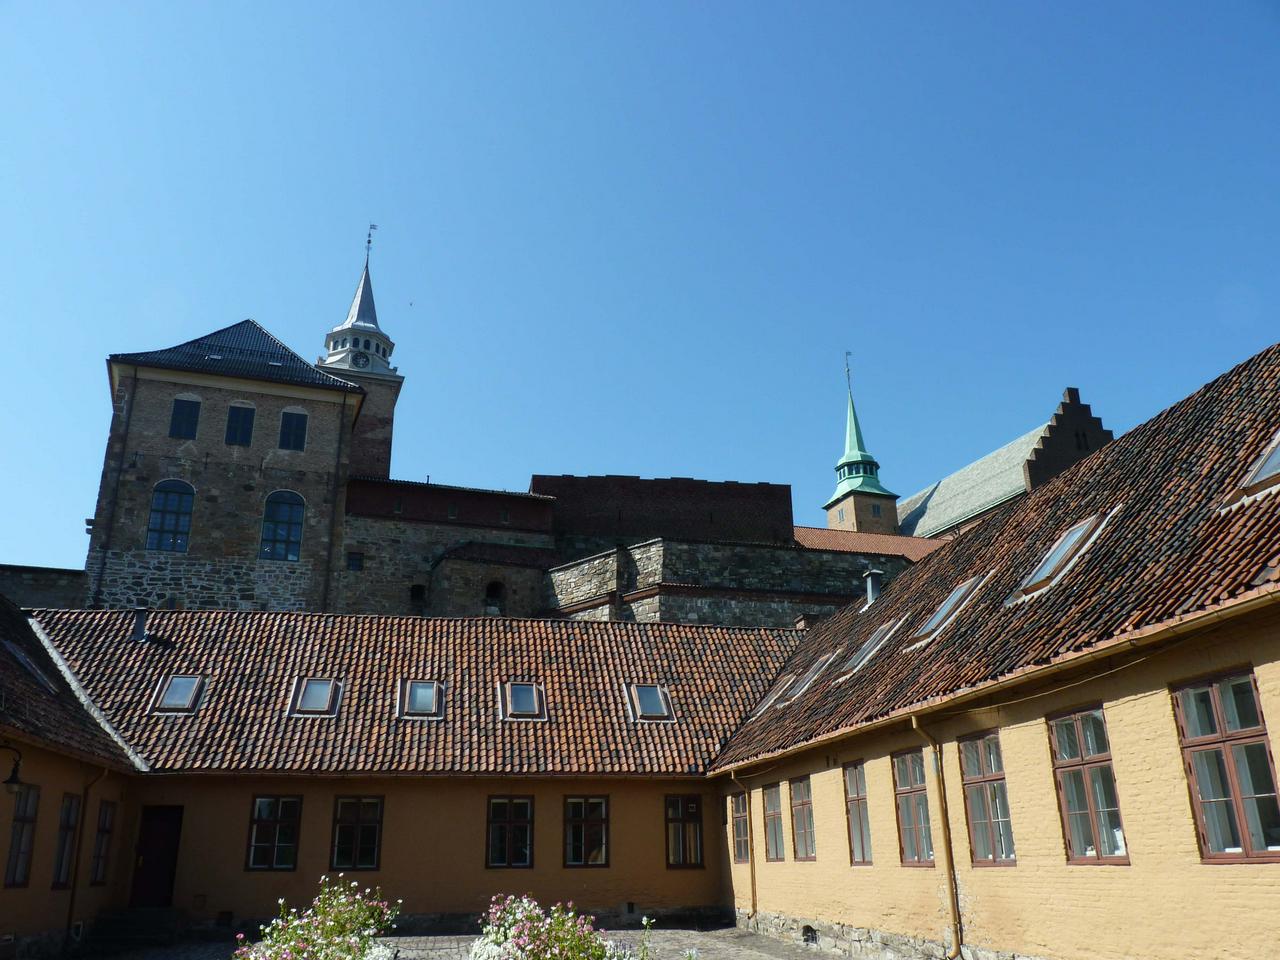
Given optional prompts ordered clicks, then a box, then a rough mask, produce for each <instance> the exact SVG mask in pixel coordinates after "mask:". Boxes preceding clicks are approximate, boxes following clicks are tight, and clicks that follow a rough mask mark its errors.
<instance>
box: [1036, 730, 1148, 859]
mask: <svg viewBox="0 0 1280 960" xmlns="http://www.w3.org/2000/svg"><path fill="white" fill-rule="evenodd" d="M1049 747H1050V752H1051V753H1052V755H1053V768H1054V769H1053V777H1054V781H1055V783H1056V785H1057V788H1058V807H1059V810H1060V811H1061V813H1062V834H1063V839H1064V840H1065V841H1066V844H1067V861H1068V862H1069V863H1116V864H1125V863H1128V862H1129V851H1128V848H1127V847H1126V846H1125V842H1124V827H1123V825H1122V824H1121V822H1120V795H1119V792H1118V791H1117V790H1116V776H1115V771H1114V770H1112V767H1111V742H1110V740H1109V738H1108V737H1107V723H1106V720H1105V718H1104V717H1103V715H1102V708H1101V707H1093V708H1089V709H1085V710H1077V711H1075V712H1073V713H1069V714H1066V715H1064V716H1059V717H1051V718H1049Z"/></svg>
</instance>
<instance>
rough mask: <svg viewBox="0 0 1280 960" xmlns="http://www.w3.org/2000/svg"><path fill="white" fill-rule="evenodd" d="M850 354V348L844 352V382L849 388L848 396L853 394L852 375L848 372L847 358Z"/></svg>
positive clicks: (851, 352)
mask: <svg viewBox="0 0 1280 960" xmlns="http://www.w3.org/2000/svg"><path fill="white" fill-rule="evenodd" d="M852 356H853V351H852V350H846V351H845V352H844V384H845V386H846V387H848V388H849V396H853V376H852V374H850V373H849V358H850V357H852Z"/></svg>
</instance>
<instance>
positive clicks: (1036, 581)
mask: <svg viewBox="0 0 1280 960" xmlns="http://www.w3.org/2000/svg"><path fill="white" fill-rule="evenodd" d="M1097 526H1098V517H1097V516H1092V517H1089V519H1087V520H1081V521H1080V522H1079V523H1077V524H1076V525H1075V526H1074V527H1072V528H1071V529H1070V530H1068V531H1067V532H1066V533H1064V534H1063V535H1062V536H1060V537H1059V538H1058V540H1057V542H1056V543H1055V544H1054V545H1053V546H1052V547H1050V548H1049V552H1048V553H1046V554H1045V555H1044V559H1043V560H1041V561H1040V563H1039V565H1037V566H1036V568H1035V569H1034V570H1032V571H1031V573H1030V575H1028V577H1027V579H1026V580H1024V581H1022V584H1021V586H1019V587H1018V593H1019V594H1020V595H1022V596H1026V595H1027V594H1029V593H1035V592H1036V591H1037V590H1043V589H1044V588H1045V587H1047V586H1048V585H1049V584H1050V583H1052V582H1053V580H1054V579H1055V578H1056V577H1057V576H1058V575H1059V574H1060V573H1062V571H1063V570H1064V569H1065V568H1066V566H1067V564H1068V563H1070V562H1071V561H1072V560H1073V559H1075V557H1076V556H1078V555H1079V553H1080V550H1081V549H1082V548H1083V547H1084V545H1085V544H1086V543H1087V542H1088V540H1089V534H1090V533H1092V532H1093V531H1094V530H1095V529H1096V528H1097Z"/></svg>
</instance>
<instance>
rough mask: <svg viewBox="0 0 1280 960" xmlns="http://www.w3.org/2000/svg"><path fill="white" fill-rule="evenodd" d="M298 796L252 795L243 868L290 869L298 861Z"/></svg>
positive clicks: (300, 813) (300, 810)
mask: <svg viewBox="0 0 1280 960" xmlns="http://www.w3.org/2000/svg"><path fill="white" fill-rule="evenodd" d="M301 819H302V798H301V797H279V796H276V797H254V798H253V805H252V806H251V807H250V808H249V851H248V854H247V856H246V858H245V869H246V870H293V869H294V868H296V867H297V865H298V822H299V821H300V820H301Z"/></svg>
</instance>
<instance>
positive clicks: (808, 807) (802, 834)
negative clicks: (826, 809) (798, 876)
mask: <svg viewBox="0 0 1280 960" xmlns="http://www.w3.org/2000/svg"><path fill="white" fill-rule="evenodd" d="M788 786H789V787H790V788H791V849H792V850H793V851H794V852H795V857H796V859H797V860H817V859H818V847H817V844H816V843H815V841H814V836H813V793H812V788H811V787H810V784H809V778H808V777H797V778H796V779H795V780H792V781H791V782H790V783H789V784H788Z"/></svg>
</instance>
